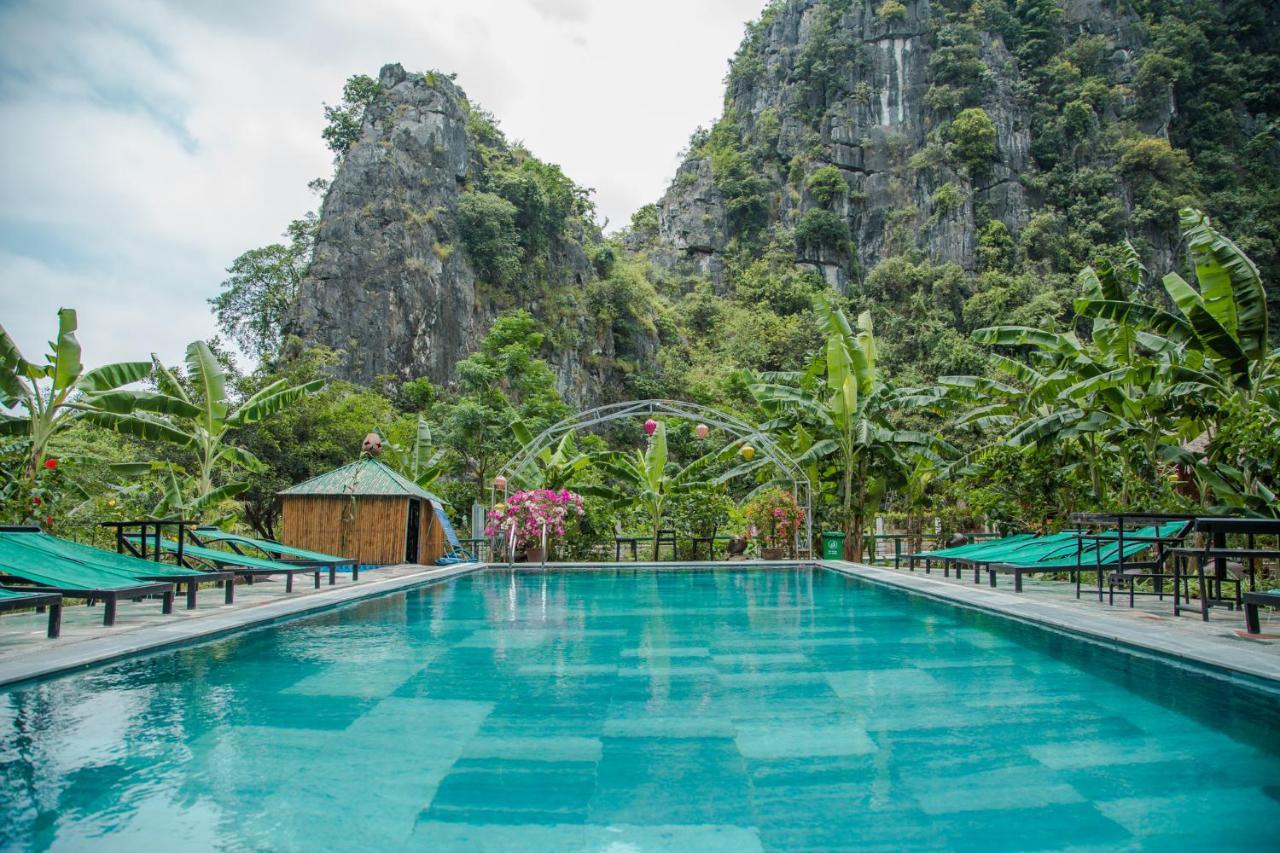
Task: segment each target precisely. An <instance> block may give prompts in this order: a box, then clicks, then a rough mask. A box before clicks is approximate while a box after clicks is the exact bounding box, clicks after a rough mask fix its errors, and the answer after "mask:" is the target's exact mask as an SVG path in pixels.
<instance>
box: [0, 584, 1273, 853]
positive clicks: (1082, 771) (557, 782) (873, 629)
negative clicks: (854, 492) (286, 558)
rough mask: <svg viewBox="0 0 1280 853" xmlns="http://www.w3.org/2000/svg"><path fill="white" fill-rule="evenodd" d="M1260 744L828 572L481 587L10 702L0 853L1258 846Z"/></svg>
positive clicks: (940, 611)
mask: <svg viewBox="0 0 1280 853" xmlns="http://www.w3.org/2000/svg"><path fill="white" fill-rule="evenodd" d="M1277 732H1280V710H1278V706H1277V703H1276V701H1275V700H1274V698H1271V699H1268V698H1264V697H1261V696H1259V695H1257V694H1254V693H1253V692H1252V691H1249V690H1246V689H1244V688H1243V687H1239V686H1233V684H1232V683H1231V682H1227V681H1218V680H1216V679H1211V678H1207V677H1205V676H1202V675H1197V674H1195V673H1190V672H1186V671H1183V670H1180V669H1176V668H1174V667H1171V666H1167V665H1165V664H1163V663H1160V662H1157V661H1154V660H1151V659H1149V658H1141V657H1136V656H1132V655H1128V654H1124V653H1120V652H1117V651H1115V650H1113V649H1107V648H1105V647H1102V646H1098V645H1093V644H1089V643H1084V642H1080V641H1077V640H1074V639H1072V638H1069V637H1065V636H1063V635H1060V634H1054V633H1051V632H1048V631H1043V630H1040V629H1037V628H1033V627H1029V626H1023V625H1020V624H1017V623H1014V622H1010V621H1008V620H1004V619H1000V618H999V617H994V616H987V615H984V614H981V613H977V612H972V611H966V610H962V609H959V608H955V607H952V606H949V605H946V604H942V603H939V602H934V601H930V600H927V599H923V598H920V597H915V596H910V595H908V594H906V593H902V592H899V591H896V590H890V589H886V588H883V587H880V586H878V585H874V584H871V583H867V582H864V581H859V580H856V579H853V578H848V577H845V576H843V575H840V574H837V573H835V572H830V571H827V570H824V569H794V570H774V571H763V570H758V569H757V570H754V571H742V570H734V571H726V570H718V571H705V570H688V571H647V570H643V569H641V570H600V571H590V572H588V571H569V572H554V571H552V572H547V573H537V572H517V573H510V572H504V571H485V572H480V573H475V574H469V575H465V576H461V577H458V578H455V579H452V580H450V581H447V582H443V583H439V584H435V585H432V586H428V587H423V588H421V589H417V590H414V591H411V592H408V593H401V594H396V595H390V596H387V597H384V598H379V599H375V600H371V601H367V602H365V603H362V604H359V605H355V606H352V607H348V608H345V609H342V610H336V611H332V612H329V613H325V614H321V615H318V616H313V617H310V618H306V619H300V620H297V621H293V622H289V623H285V624H282V625H278V626H275V627H271V628H268V629H263V630H258V631H253V632H248V633H243V634H239V635H236V636H233V637H230V638H227V639H222V640H219V641H215V642H209V643H205V644H203V645H200V646H195V647H190V648H185V649H180V650H177V651H173V652H168V653H163V654H157V655H153V656H150V657H146V658H141V659H131V660H126V661H122V662H119V663H116V664H113V665H110V666H105V667H101V668H97V669H93V670H89V671H85V672H83V673H79V674H75V675H71V676H67V677H63V678H58V679H54V680H49V681H45V682H41V683H37V684H35V685H32V686H28V687H24V688H20V689H14V690H9V691H3V692H0V767H2V768H3V777H2V778H0V848H19V849H22V848H35V849H46V848H63V849H75V848H84V847H86V846H92V847H93V849H119V850H138V849H140V848H143V847H144V846H145V845H148V844H149V845H152V846H155V845H163V848H157V849H201V848H224V849H271V850H284V849H297V850H320V849H350V848H353V847H359V848H362V849H377V850H380V849H400V848H410V849H431V850H450V849H466V850H474V849H492V850H502V851H510V850H525V849H528V850H577V849H612V850H647V849H681V850H716V849H726V850H733V851H735V853H745V851H750V850H755V849H789V848H797V847H799V848H826V849H831V848H860V849H874V848H884V849H901V848H906V847H909V848H916V849H920V848H951V849H977V848H981V849H992V848H1020V849H1025V848H1062V847H1071V846H1075V847H1095V848H1124V847H1138V846H1141V847H1144V848H1146V849H1158V848H1168V849H1175V848H1176V849H1188V848H1189V847H1195V846H1197V845H1201V844H1204V845H1208V844H1212V845H1213V846H1214V847H1215V848H1216V849H1224V848H1227V849H1229V848H1232V847H1233V846H1235V847H1238V848H1240V849H1252V850H1256V849H1264V848H1266V847H1267V846H1268V845H1269V844H1271V843H1273V842H1274V838H1275V836H1274V827H1275V826H1276V825H1277V821H1278V820H1280V743H1278V740H1280V739H1278V738H1277V734H1276V733H1277Z"/></svg>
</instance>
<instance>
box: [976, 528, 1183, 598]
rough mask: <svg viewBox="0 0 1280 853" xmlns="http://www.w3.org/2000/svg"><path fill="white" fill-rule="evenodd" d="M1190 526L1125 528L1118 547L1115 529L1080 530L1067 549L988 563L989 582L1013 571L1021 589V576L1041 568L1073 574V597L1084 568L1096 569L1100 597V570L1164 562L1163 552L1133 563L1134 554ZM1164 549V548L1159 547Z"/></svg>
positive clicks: (1167, 541)
mask: <svg viewBox="0 0 1280 853" xmlns="http://www.w3.org/2000/svg"><path fill="white" fill-rule="evenodd" d="M1190 528H1191V523H1190V522H1189V521H1172V522H1168V523H1165V524H1161V525H1157V526H1151V527H1140V528H1137V529H1135V530H1132V531H1126V532H1125V536H1124V544H1123V547H1121V542H1120V536H1119V534H1118V533H1101V534H1082V535H1079V536H1078V537H1077V540H1076V544H1075V546H1074V547H1072V548H1070V549H1066V550H1064V549H1059V550H1058V551H1057V552H1055V553H1053V554H1047V555H1043V556H1041V557H1039V558H1038V559H1025V558H1024V557H1025V555H1018V554H1016V553H1015V554H1012V555H1007V556H1006V557H1005V558H1003V559H998V560H995V561H992V562H990V563H988V564H987V575H988V577H989V579H990V584H991V586H993V587H994V586H995V585H996V575H997V574H1012V575H1013V589H1014V592H1022V576H1023V575H1029V574H1037V573H1042V572H1052V573H1057V574H1069V575H1074V576H1075V582H1076V597H1077V598H1079V597H1080V577H1081V575H1082V574H1084V573H1085V572H1098V600H1099V601H1101V600H1102V572H1103V570H1105V569H1109V568H1114V567H1124V566H1129V567H1131V568H1138V567H1141V568H1154V567H1157V566H1158V565H1159V564H1160V563H1162V562H1163V559H1164V558H1163V553H1162V554H1161V555H1160V556H1158V557H1157V559H1156V560H1153V561H1147V562H1142V563H1135V562H1134V561H1133V559H1132V558H1134V557H1137V556H1139V555H1141V554H1143V553H1144V552H1146V551H1148V550H1150V549H1151V548H1153V547H1155V546H1158V545H1160V546H1162V545H1165V544H1174V543H1177V542H1180V541H1181V540H1182V539H1183V538H1184V537H1185V536H1186V534H1187V532H1188V531H1189V530H1190ZM1161 550H1162V551H1163V549H1161Z"/></svg>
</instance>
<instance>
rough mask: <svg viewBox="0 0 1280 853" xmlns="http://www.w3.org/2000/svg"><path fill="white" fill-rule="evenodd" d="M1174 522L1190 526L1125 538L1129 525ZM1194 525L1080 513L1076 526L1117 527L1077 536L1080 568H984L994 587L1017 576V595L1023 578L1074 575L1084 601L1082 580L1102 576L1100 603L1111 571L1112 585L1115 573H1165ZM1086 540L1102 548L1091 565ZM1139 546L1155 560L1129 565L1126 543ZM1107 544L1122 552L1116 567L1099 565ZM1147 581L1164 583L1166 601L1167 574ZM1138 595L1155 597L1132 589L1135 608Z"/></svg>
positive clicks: (1174, 517) (1159, 516)
mask: <svg viewBox="0 0 1280 853" xmlns="http://www.w3.org/2000/svg"><path fill="white" fill-rule="evenodd" d="M1171 521H1184V522H1186V523H1185V524H1184V525H1183V527H1182V529H1181V530H1179V531H1178V532H1177V533H1176V534H1172V535H1169V536H1125V532H1124V531H1125V524H1126V523H1128V524H1132V525H1135V526H1148V525H1152V524H1155V525H1159V524H1165V523H1168V522H1171ZM1193 521H1194V519H1193V517H1192V516H1190V515H1180V514H1171V513H1078V514H1076V515H1073V516H1071V523H1072V524H1084V525H1096V524H1113V525H1115V528H1116V529H1115V532H1114V533H1078V534H1076V559H1077V562H1076V565H1074V566H1063V565H1045V566H1037V565H1035V564H1018V563H995V562H989V563H985V564H983V565H984V566H985V568H986V572H987V577H988V581H989V583H990V585H991V586H992V587H994V586H995V585H996V575H997V574H1011V575H1013V590H1014V592H1022V576H1023V575H1034V574H1065V575H1071V576H1072V577H1073V578H1074V580H1075V584H1076V598H1080V593H1081V591H1082V582H1081V578H1082V577H1083V576H1084V575H1085V574H1087V573H1089V572H1096V573H1097V575H1098V588H1097V595H1098V601H1099V602H1101V601H1102V575H1103V572H1107V571H1110V572H1112V574H1110V575H1108V580H1109V581H1110V579H1111V578H1112V577H1114V576H1115V573H1124V572H1126V571H1134V570H1152V569H1162V568H1163V566H1164V564H1165V561H1166V560H1168V558H1169V556H1170V551H1169V549H1168V547H1167V546H1169V545H1174V544H1176V543H1178V542H1181V541H1182V540H1183V539H1185V538H1186V536H1187V534H1188V533H1189V532H1190V531H1191V527H1192V522H1193ZM1086 540H1092V541H1094V542H1097V543H1098V545H1097V546H1096V547H1095V548H1094V549H1093V553H1092V556H1093V561H1092V562H1089V561H1088V560H1087V559H1084V557H1085V556H1086V555H1085V554H1084V542H1085V541H1086ZM1138 542H1145V543H1148V544H1151V545H1155V547H1156V556H1155V559H1153V560H1128V561H1127V560H1125V558H1124V548H1125V544H1126V543H1129V544H1135V543H1138ZM1103 543H1114V544H1115V546H1116V548H1117V552H1118V553H1117V556H1118V558H1119V562H1118V563H1116V564H1115V565H1107V566H1103V565H1101V563H1100V562H1099V557H1100V556H1101V549H1102V548H1103V547H1104V544H1103ZM973 567H974V572H973V581H974V583H977V582H978V573H979V563H978V562H976V561H975V562H974V563H973ZM957 571H958V570H957ZM1143 577H1158V578H1160V579H1161V580H1160V581H1159V583H1160V593H1159V594H1160V596H1161V598H1163V577H1164V574H1163V572H1156V573H1153V574H1151V575H1143ZM1135 579H1136V578H1135ZM1109 586H1110V583H1109ZM1108 594H1109V595H1110V596H1111V601H1110V603H1112V604H1114V603H1115V596H1114V590H1113V589H1109V590H1108ZM1135 594H1136V595H1151V594H1154V593H1137V592H1135V591H1134V590H1133V589H1132V585H1131V588H1130V597H1129V605H1130V606H1133V596H1134V595H1135Z"/></svg>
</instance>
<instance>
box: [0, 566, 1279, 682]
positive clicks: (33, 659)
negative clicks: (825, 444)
mask: <svg viewBox="0 0 1280 853" xmlns="http://www.w3.org/2000/svg"><path fill="white" fill-rule="evenodd" d="M715 568H723V569H778V568H822V569H826V570H828V571H834V572H837V573H839V574H842V575H845V576H848V577H854V578H858V579H860V580H864V581H867V582H870V583H878V584H883V585H885V586H890V587H893V588H895V589H899V590H902V591H904V592H907V593H909V594H914V595H921V596H924V597H926V598H930V599H933V600H936V601H943V602H946V603H948V604H951V605H954V606H958V607H966V608H969V609H974V610H979V611H983V612H987V613H992V614H994V615H997V616H1001V617H1003V618H1006V619H1011V620H1013V621H1016V622H1020V623H1023V624H1029V625H1034V626H1036V627H1039V628H1041V629H1042V630H1049V631H1059V632H1063V633H1066V634H1070V635H1073V636H1076V637H1079V638H1082V639H1085V640H1088V641H1093V642H1100V643H1103V644H1106V645H1111V646H1114V647H1118V648H1120V649H1121V650H1123V651H1126V652H1130V653H1134V652H1136V653H1140V654H1148V655H1156V656H1158V657H1160V658H1161V659H1163V660H1165V661H1166V662H1169V663H1172V664H1175V665H1177V664H1183V665H1188V666H1192V667H1196V668H1200V669H1208V670H1210V671H1211V672H1210V674H1217V675H1225V676H1244V677H1246V678H1252V679H1256V680H1258V681H1260V682H1263V684H1264V686H1266V687H1268V688H1272V689H1280V656H1277V655H1272V654H1265V653H1262V652H1259V651H1257V650H1254V649H1250V648H1247V647H1243V646H1239V647H1237V646H1230V647H1228V646H1227V645H1226V644H1225V641H1220V640H1215V641H1214V642H1212V643H1205V642H1203V639H1204V638H1194V637H1191V638H1187V637H1181V638H1180V637H1168V636H1162V635H1163V634H1165V633H1167V632H1164V631H1161V630H1160V628H1161V627H1162V626H1160V625H1159V624H1158V623H1154V622H1153V623H1150V624H1148V625H1141V626H1140V625H1137V624H1134V625H1128V624H1125V623H1124V622H1123V621H1121V620H1118V619H1115V618H1114V617H1109V616H1107V615H1106V614H1105V613H1096V614H1095V613H1089V612H1085V611H1078V610H1076V609H1075V608H1071V607H1067V606H1064V605H1061V604H1058V603H1055V602H1049V601H1040V600H1036V599H1032V598H1029V597H1025V596H1022V595H1017V596H1014V595H1011V594H1009V593H1007V592H1003V591H993V590H988V589H986V588H985V587H980V586H978V587H973V588H972V589H970V588H968V587H964V586H956V585H954V584H948V583H943V582H942V581H938V580H933V579H931V578H928V577H925V576H921V575H915V574H913V575H905V574H902V573H901V572H896V571H893V570H891V569H885V568H880V567H878V566H871V565H867V564H865V563H853V562H846V561H843V560H821V559H818V560H814V559H797V560H780V561H767V562H766V561H761V560H744V561H704V562H697V563H680V564H673V563H645V562H637V563H621V564H613V563H610V564H599V563H547V564H545V565H536V566H534V565H529V564H519V563H517V564H515V565H514V566H508V565H505V564H501V563H461V564H458V565H454V566H443V567H434V566H433V567H430V568H426V569H425V570H424V571H420V572H414V573H412V574H408V575H400V576H399V577H394V578H385V579H379V580H375V581H373V582H371V583H368V584H362V585H360V586H353V587H337V588H331V589H326V590H323V591H322V592H318V593H314V594H312V595H307V596H305V597H299V598H281V599H277V600H275V601H269V602H265V603H263V604H259V605H256V606H254V607H252V608H247V609H245V610H233V611H231V612H228V613H210V614H209V615H208V616H202V617H198V618H194V619H188V620H184V621H175V622H171V623H161V624H154V625H148V626H146V627H143V628H139V629H137V630H136V631H129V632H123V633H121V634H118V635H114V636H105V637H96V638H91V639H86V640H82V641H79V642H77V643H75V644H74V645H72V646H68V647H59V646H56V645H55V646H50V647H48V648H42V649H40V650H39V651H37V652H34V653H32V654H30V655H24V656H22V657H19V658H16V659H14V660H10V661H0V687H11V686H13V685H16V684H19V683H22V682H28V681H36V680H39V679H42V678H47V677H51V676H58V675H65V674H67V673H69V672H73V671H76V670H81V669H86V668H89V667H92V666H98V665H101V664H105V663H109V662H111V661H114V660H118V659H121V658H126V657H133V656H136V655H145V654H151V653H155V652H160V651H165V650H169V649H173V648H175V647H178V646H184V645H190V644H193V643H199V642H205V641H208V640H213V639H217V638H219V637H221V636H224V635H227V634H232V633H235V632H237V631H244V630H250V629H257V628H264V627H268V626H270V625H272V624H275V623H277V622H281V621H286V620H290V619H294V618H298V617H303V616H311V615H316V614H318V613H321V612H324V611H327V610H331V609H335V608H338V607H343V606H346V605H350V604H355V603H358V602H361V601H363V600H365V599H368V598H375V597H378V596H382V595H389V594H392V593H396V592H404V591H406V590H409V589H412V588H415V587H418V586H422V585H425V584H428V583H432V582H435V581H441V580H448V579H451V578H455V577H459V576H461V575H465V574H470V573H473V572H478V571H483V570H488V569H496V570H508V569H515V570H518V571H544V570H547V571H563V570H591V569H595V570H602V569H603V570H617V569H637V570H655V569H659V570H674V569H686V570H688V569H692V570H698V569H704V570H706V569H715ZM1197 639H1198V640H1199V642H1197ZM54 642H56V641H54ZM1228 650H1229V653H1228ZM1240 658H1244V660H1240Z"/></svg>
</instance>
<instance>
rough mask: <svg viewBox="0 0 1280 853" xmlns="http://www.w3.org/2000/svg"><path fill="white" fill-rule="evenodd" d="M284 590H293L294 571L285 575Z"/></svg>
mask: <svg viewBox="0 0 1280 853" xmlns="http://www.w3.org/2000/svg"><path fill="white" fill-rule="evenodd" d="M284 591H285V592H293V572H289V574H287V575H285V576H284Z"/></svg>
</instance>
